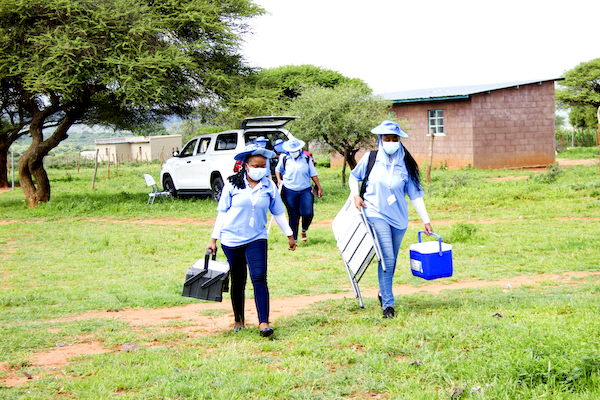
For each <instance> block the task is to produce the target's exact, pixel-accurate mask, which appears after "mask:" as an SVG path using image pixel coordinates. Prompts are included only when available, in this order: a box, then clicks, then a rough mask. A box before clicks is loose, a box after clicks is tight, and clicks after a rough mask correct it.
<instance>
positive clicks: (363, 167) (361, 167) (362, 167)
mask: <svg viewBox="0 0 600 400" xmlns="http://www.w3.org/2000/svg"><path fill="white" fill-rule="evenodd" d="M369 154H370V152H366V153H365V154H364V155H363V156H362V158H361V159H360V161H359V162H358V164H356V167H354V169H353V170H352V172H350V174H351V175H352V176H353V177H354V178H356V180H358V181H362V180H363V179H365V175H367V164H369Z"/></svg>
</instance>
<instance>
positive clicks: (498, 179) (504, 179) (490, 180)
mask: <svg viewBox="0 0 600 400" xmlns="http://www.w3.org/2000/svg"><path fill="white" fill-rule="evenodd" d="M527 178H529V176H527V175H520V176H514V175H509V176H502V177H499V178H490V179H488V181H489V182H503V181H519V180H521V179H527Z"/></svg>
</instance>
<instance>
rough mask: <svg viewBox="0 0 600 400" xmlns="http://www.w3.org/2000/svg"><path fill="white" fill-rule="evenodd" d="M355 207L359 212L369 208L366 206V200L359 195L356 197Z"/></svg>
mask: <svg viewBox="0 0 600 400" xmlns="http://www.w3.org/2000/svg"><path fill="white" fill-rule="evenodd" d="M354 205H355V206H356V208H357V209H358V211H360V210H361V209H362V208H367V205H366V204H365V202H364V200H363V199H362V197H360V196H359V195H356V196H354ZM361 207H362V208H361Z"/></svg>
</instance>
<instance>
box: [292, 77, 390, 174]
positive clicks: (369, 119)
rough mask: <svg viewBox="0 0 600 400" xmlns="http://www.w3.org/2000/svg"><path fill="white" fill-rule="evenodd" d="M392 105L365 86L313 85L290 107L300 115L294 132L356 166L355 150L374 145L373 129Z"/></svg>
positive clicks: (385, 116) (350, 165) (351, 166)
mask: <svg viewBox="0 0 600 400" xmlns="http://www.w3.org/2000/svg"><path fill="white" fill-rule="evenodd" d="M390 105H391V104H390V102H389V101H387V100H384V99H383V98H382V97H379V96H374V95H373V94H372V92H371V90H370V89H368V88H365V87H364V86H362V85H354V84H342V85H338V86H336V87H333V88H324V87H312V88H309V89H306V90H304V91H302V95H301V96H298V97H296V98H295V99H294V100H293V101H292V102H291V106H290V109H291V110H292V112H293V113H294V114H296V115H298V116H300V119H298V120H296V121H295V122H294V123H295V125H294V128H295V130H294V135H295V136H299V137H301V138H303V139H307V140H311V139H317V140H322V141H324V142H325V143H327V145H328V146H329V147H330V148H331V149H332V150H334V151H336V152H337V153H339V154H341V155H342V156H343V157H344V166H345V165H346V163H348V166H349V167H350V168H354V167H355V166H356V158H355V157H356V153H357V152H358V151H359V150H360V149H361V148H363V147H365V146H373V145H375V143H376V138H377V137H376V136H375V135H373V134H372V133H371V129H373V127H375V126H377V125H379V124H380V123H381V121H383V120H384V119H389V117H388V116H387V111H388V109H389V107H390ZM343 175H344V174H343ZM344 180H345V176H344Z"/></svg>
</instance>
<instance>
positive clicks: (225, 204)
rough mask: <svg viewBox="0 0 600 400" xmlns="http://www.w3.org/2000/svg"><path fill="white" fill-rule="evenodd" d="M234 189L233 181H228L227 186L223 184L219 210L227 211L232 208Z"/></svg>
mask: <svg viewBox="0 0 600 400" xmlns="http://www.w3.org/2000/svg"><path fill="white" fill-rule="evenodd" d="M232 191H233V185H232V184H231V182H229V181H227V182H226V183H225V186H223V191H222V192H221V198H220V199H219V204H218V205H217V211H220V212H227V211H228V210H229V209H230V208H231V193H232Z"/></svg>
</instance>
